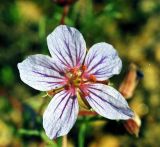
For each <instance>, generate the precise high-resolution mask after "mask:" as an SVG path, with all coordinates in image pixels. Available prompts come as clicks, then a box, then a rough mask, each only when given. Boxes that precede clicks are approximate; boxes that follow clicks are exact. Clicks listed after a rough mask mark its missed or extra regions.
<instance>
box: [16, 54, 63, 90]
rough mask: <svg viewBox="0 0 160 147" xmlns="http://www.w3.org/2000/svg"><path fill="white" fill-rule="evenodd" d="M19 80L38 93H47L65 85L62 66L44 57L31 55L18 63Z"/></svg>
mask: <svg viewBox="0 0 160 147" xmlns="http://www.w3.org/2000/svg"><path fill="white" fill-rule="evenodd" d="M18 69H19V72H20V78H21V80H22V81H23V82H24V83H26V84H27V85H29V86H31V87H32V88H34V89H37V90H40V91H49V90H52V89H54V88H58V87H61V86H63V85H64V84H65V81H64V77H63V75H60V74H61V73H63V72H64V69H63V68H62V66H59V65H58V62H57V63H55V62H54V61H53V60H52V58H50V57H49V56H45V55H40V54H38V55H32V56H29V57H28V58H27V59H25V60H24V61H23V62H21V63H18Z"/></svg>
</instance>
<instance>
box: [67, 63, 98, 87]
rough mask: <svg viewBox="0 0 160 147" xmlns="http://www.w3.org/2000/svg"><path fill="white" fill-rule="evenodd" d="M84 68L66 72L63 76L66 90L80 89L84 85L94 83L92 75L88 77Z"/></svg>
mask: <svg viewBox="0 0 160 147" xmlns="http://www.w3.org/2000/svg"><path fill="white" fill-rule="evenodd" d="M85 71H86V66H81V67H78V68H77V67H74V68H72V69H70V70H68V71H67V73H66V74H65V77H66V80H67V84H66V89H67V90H69V89H70V88H79V89H81V88H82V87H83V85H84V84H85V83H88V82H96V77H95V76H94V75H88V74H87V73H86V72H85Z"/></svg>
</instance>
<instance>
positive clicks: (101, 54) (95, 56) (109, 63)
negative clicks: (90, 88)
mask: <svg viewBox="0 0 160 147" xmlns="http://www.w3.org/2000/svg"><path fill="white" fill-rule="evenodd" d="M84 65H85V66H86V67H87V71H86V72H87V73H89V74H92V75H95V76H96V79H97V80H100V81H101V80H102V81H103V80H107V79H109V78H110V77H112V76H113V75H114V74H119V73H120V71H121V68H122V62H121V59H120V58H119V57H118V54H117V52H116V50H115V49H114V48H113V47H112V45H110V44H107V43H104V42H103V43H97V44H95V45H93V46H92V47H91V49H90V50H89V52H88V54H87V56H86V59H85V63H84Z"/></svg>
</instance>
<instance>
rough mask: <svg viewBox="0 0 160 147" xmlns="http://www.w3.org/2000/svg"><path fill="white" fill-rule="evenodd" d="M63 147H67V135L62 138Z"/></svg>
mask: <svg viewBox="0 0 160 147" xmlns="http://www.w3.org/2000/svg"><path fill="white" fill-rule="evenodd" d="M62 147H67V135H64V136H63V138H62Z"/></svg>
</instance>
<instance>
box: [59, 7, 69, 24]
mask: <svg viewBox="0 0 160 147" xmlns="http://www.w3.org/2000/svg"><path fill="white" fill-rule="evenodd" d="M68 11H69V6H68V5H66V6H64V8H63V13H62V18H61V21H60V24H65V17H66V16H67V14H68Z"/></svg>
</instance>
